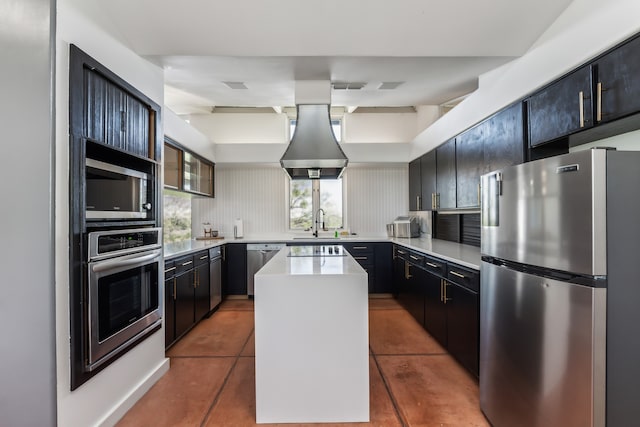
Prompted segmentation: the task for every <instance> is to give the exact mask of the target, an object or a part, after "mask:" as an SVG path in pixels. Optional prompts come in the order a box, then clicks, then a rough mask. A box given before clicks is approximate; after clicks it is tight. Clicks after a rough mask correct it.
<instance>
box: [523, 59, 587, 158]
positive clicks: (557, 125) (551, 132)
mask: <svg viewBox="0 0 640 427" xmlns="http://www.w3.org/2000/svg"><path fill="white" fill-rule="evenodd" d="M527 107H528V113H529V145H530V146H531V147H536V146H538V145H540V144H543V143H546V142H549V141H553V140H555V139H558V138H561V137H565V136H567V135H570V134H572V133H575V132H577V131H579V130H583V129H587V128H590V127H592V126H593V108H592V102H591V67H590V66H586V67H582V68H580V69H579V70H577V71H575V72H573V73H571V74H569V75H568V76H566V77H565V78H563V79H561V80H559V81H557V82H555V83H554V84H552V85H550V86H548V87H547V88H545V89H543V90H541V91H540V92H537V93H536V94H535V95H533V96H531V97H530V98H529V99H528V100H527Z"/></svg>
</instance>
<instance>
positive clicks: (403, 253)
mask: <svg viewBox="0 0 640 427" xmlns="http://www.w3.org/2000/svg"><path fill="white" fill-rule="evenodd" d="M398 253H399V254H400V255H406V254H407V253H406V252H405V251H401V250H400V249H398Z"/></svg>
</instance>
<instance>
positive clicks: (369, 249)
mask: <svg viewBox="0 0 640 427" xmlns="http://www.w3.org/2000/svg"><path fill="white" fill-rule="evenodd" d="M342 246H343V247H344V248H345V249H346V250H347V252H349V253H350V254H351V256H353V257H356V256H358V255H360V254H367V253H371V254H373V245H372V244H371V243H343V244H342Z"/></svg>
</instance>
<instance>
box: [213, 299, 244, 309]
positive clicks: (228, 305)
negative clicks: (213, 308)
mask: <svg viewBox="0 0 640 427" xmlns="http://www.w3.org/2000/svg"><path fill="white" fill-rule="evenodd" d="M229 310H241V311H246V310H248V311H253V300H252V299H248V298H242V299H226V300H224V301H222V304H220V307H218V310H217V311H229Z"/></svg>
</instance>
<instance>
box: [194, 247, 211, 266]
mask: <svg viewBox="0 0 640 427" xmlns="http://www.w3.org/2000/svg"><path fill="white" fill-rule="evenodd" d="M208 263H209V251H202V252H198V253H196V254H195V255H193V264H194V265H195V266H198V265H202V264H208Z"/></svg>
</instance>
